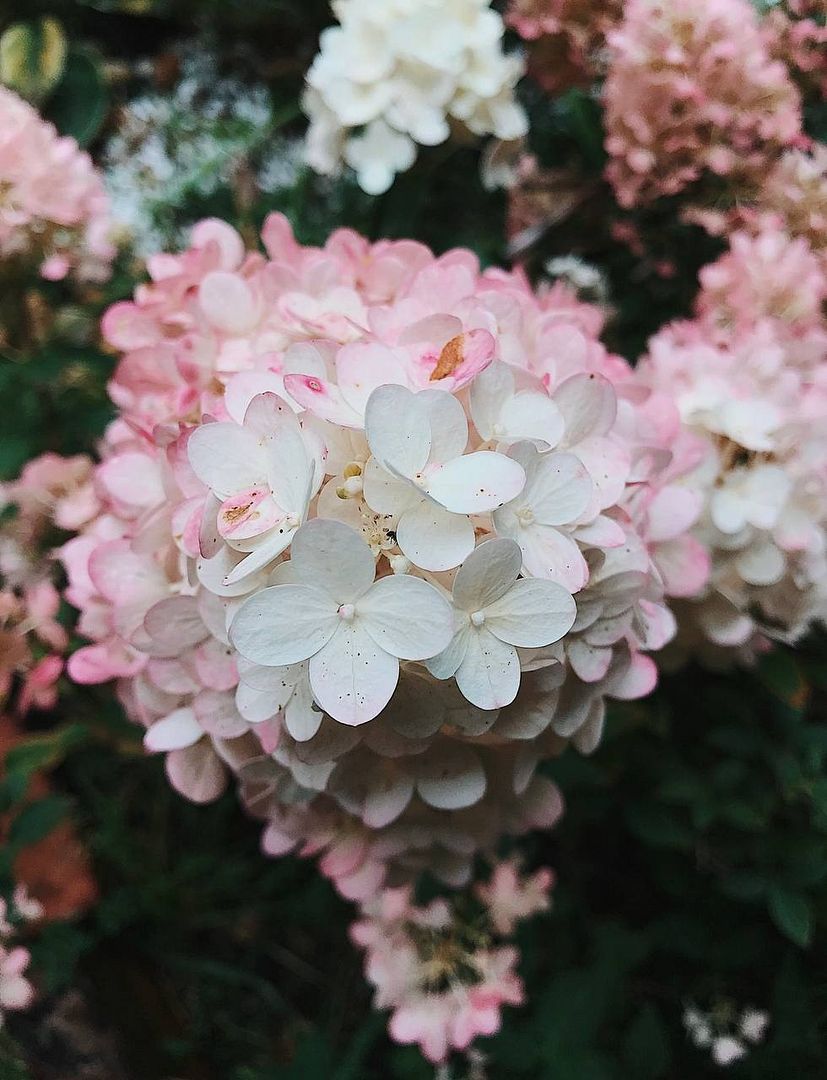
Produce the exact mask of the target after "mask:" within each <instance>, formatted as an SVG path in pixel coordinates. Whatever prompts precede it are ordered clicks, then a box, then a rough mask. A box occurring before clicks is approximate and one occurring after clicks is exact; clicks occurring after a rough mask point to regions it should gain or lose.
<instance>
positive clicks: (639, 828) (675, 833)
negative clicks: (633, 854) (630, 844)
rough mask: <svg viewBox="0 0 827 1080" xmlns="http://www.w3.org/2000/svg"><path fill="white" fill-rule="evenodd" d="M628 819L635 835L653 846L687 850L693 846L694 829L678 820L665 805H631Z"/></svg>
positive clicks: (628, 810)
mask: <svg viewBox="0 0 827 1080" xmlns="http://www.w3.org/2000/svg"><path fill="white" fill-rule="evenodd" d="M626 821H627V823H628V825H629V828H630V829H631V830H632V832H633V833H634V834H635V836H637V837H639V838H640V839H641V840H644V841H645V842H646V843H647V844H651V845H652V846H653V847H665V848H673V849H675V850H676V851H687V850H688V849H689V848H690V847H691V846H692V841H693V834H692V830H691V829H690V828H689V826H687V825H683V824H682V823H681V822H679V821H676V820H675V818H674V817H672V815H671V814H670V813H669V812H668V811H667V810H665V809H664V808H663V807H660V806H630V807H629V808H628V809H627V811H626Z"/></svg>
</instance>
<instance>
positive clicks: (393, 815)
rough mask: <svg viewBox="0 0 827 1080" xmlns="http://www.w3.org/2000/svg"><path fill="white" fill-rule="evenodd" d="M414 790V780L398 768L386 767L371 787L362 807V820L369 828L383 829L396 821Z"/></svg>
mask: <svg viewBox="0 0 827 1080" xmlns="http://www.w3.org/2000/svg"><path fill="white" fill-rule="evenodd" d="M413 792H414V780H413V777H412V776H410V775H409V774H408V773H405V772H403V771H402V770H401V769H397V768H386V769H385V771H384V772H383V773H382V774H380V775H379V776H377V777H376V778H375V780H374V782H373V784H372V785H371V787H370V788H369V790H368V792H367V794H366V796H365V802H364V805H363V807H362V821H364V823H365V824H366V825H367V827H368V828H369V829H383V828H384V827H385V826H386V825H390V823H391V822H392V821H396V819H397V818H398V817H399V815H400V814H401V813H402V811H403V810H404V809H405V807H406V806H407V805H408V803H409V802H410V801H411V798H412V796H413Z"/></svg>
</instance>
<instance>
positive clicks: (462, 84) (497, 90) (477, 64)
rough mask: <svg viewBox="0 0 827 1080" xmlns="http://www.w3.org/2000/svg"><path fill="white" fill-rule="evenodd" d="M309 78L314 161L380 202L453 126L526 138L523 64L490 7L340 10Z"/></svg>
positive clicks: (360, 3) (428, 4)
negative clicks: (422, 150) (424, 149)
mask: <svg viewBox="0 0 827 1080" xmlns="http://www.w3.org/2000/svg"><path fill="white" fill-rule="evenodd" d="M332 8H333V12H334V14H335V16H336V18H337V19H338V20H339V24H340V25H338V26H332V27H329V28H328V29H327V30H325V31H324V32H323V33H322V35H321V39H320V43H319V44H320V49H319V53H318V55H317V56H316V58H315V60H314V61H313V64H312V66H311V68H310V70H309V71H308V73H307V90H306V92H305V96H304V102H303V105H304V110H305V112H306V113H307V115H308V117H309V118H310V128H309V130H308V134H307V143H306V154H307V161H308V163H309V164H310V165H311V166H312V167H313V168H314V169H316V170H317V171H319V172H322V173H326V174H331V173H335V172H336V171H337V170H338V168H339V167H340V165H341V162H342V160H344V161H345V162H346V163H347V164H348V165H350V166H352V167H353V168H354V169H355V170H356V175H357V179H358V181H359V184H360V185H361V186H362V188H363V189H364V190H365V191H367V192H369V193H370V194H374V195H378V194H381V192H383V191H386V190H387V189H388V188H389V187H390V186H391V184H392V183H393V180H394V177H395V175H396V174H397V173H399V172H404V171H405V170H406V169H409V168H410V167H411V165H412V164H413V162H414V160H415V158H416V144H417V143H418V144H420V145H422V146H436V145H438V144H439V143H442V142H445V140H446V139H447V138H448V137H449V135H450V133H451V124H450V122H451V120H454V121H457V122H459V123H461V124H462V125H464V126H465V127H466V128H467V129H468V130H469V131H471V132H473V133H474V134H475V135H489V134H491V135H495V136H497V137H498V138H500V139H507V140H511V139H517V138H519V137H521V136H522V135H524V134H525V133H526V130H527V121H526V117H525V114H524V113H523V111H522V109H521V108H520V106H519V105H518V104H517V102H516V100H515V98H514V87H515V85H516V83H517V81H518V80H519V79H520V77H521V76H522V74H523V71H524V64H523V60H522V57H521V56H519V55H516V54H513V55H510V56H506V55H505V54H504V53H503V51H502V38H503V31H504V27H503V22H502V19H501V17H500V16H499V15H498V14H497V13H496V12H495V11H492V10H491V8H490V6H489V3H488V0H416V2H415V3H412V2H411V0H382V2H381V3H377V2H376V0H336V2H334V3H333V4H332Z"/></svg>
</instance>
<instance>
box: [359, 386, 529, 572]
mask: <svg viewBox="0 0 827 1080" xmlns="http://www.w3.org/2000/svg"><path fill="white" fill-rule="evenodd" d="M365 434H366V435H367V440H368V445H369V446H370V449H371V453H372V454H373V458H372V459H371V461H369V462H368V465H367V468H366V470H365V478H364V493H365V500H366V502H367V504H368V506H370V507H371V509H373V510H375V511H377V512H378V513H381V514H388V515H393V516H396V517H398V519H399V520H398V524H397V527H396V538H397V542H398V544H399V548H400V550H401V551H402V553H403V554H404V555H406V556H407V557H408V558H409V559H410V560H411V562H412V563H414V564H415V565H416V566H419V567H421V568H422V569H424V570H450V569H451V568H452V567H454V566H458V565H459V563H461V562H462V560H463V559H464V558H465V556H466V555H468V554H470V552H471V551H472V550H473V548H474V525H473V523H472V521H471V519H470V516H469V515H472V514H483V513H486V512H488V511H491V510H495V509H496V508H497V507H499V506H502V505H503V503H505V502H507V501H508V500H510V499H513V498H514V497H515V496H516V495H517V494H519V492H520V491H522V489H523V486H524V484H525V473H524V471H523V468H522V465H520V464H519V463H518V462H517V461H514V460H512V459H511V458H508V457H506V456H505V455H504V454H498V453H496V452H493V451H490V450H478V451H476V452H475V453H472V454H465V453H464V451H465V447H466V445H467V443H468V421H467V420H466V418H465V412H464V411H463V408H462V405H461V404H460V402H459V401H458V400H457V398H455V397H453V396H452V395H451V394H448V393H446V392H445V391H443V390H423V391H421V392H420V393H419V394H414V393H412V392H411V391H410V390H407V389H406V388H405V387H403V386H380V387H379V388H378V389H377V390H375V391H374V392H373V394H371V397H370V399H369V401H368V405H367V410H366V412H365Z"/></svg>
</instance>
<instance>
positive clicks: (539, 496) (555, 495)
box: [511, 443, 594, 525]
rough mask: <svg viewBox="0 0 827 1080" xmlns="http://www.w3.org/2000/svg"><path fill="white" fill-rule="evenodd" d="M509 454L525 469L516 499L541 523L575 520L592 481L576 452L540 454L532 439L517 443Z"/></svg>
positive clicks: (581, 510)
mask: <svg viewBox="0 0 827 1080" xmlns="http://www.w3.org/2000/svg"><path fill="white" fill-rule="evenodd" d="M511 456H512V457H513V458H514V459H515V460H517V461H519V462H520V463H521V464H522V465H523V467H524V468H525V470H526V476H527V481H526V486H525V490H524V491H523V493H522V495H521V496H520V500H519V503H520V505H525V506H527V507H529V509H530V510H531V512H532V514H533V516H534V518H535V519H536V520H537V521H538V522H540V523H541V524H543V525H566V524H568V523H569V522H572V521H576V520H577V518H579V517H580V515H581V514H582V513H583V512H584V510H585V509H586V508H587V506H588V505H589V502H590V501H591V498H592V493H593V490H594V489H593V485H592V481H591V478H590V477H589V474H588V472H587V471H586V469H585V467H584V465H583V463H582V461H580V459H579V458H578V457H577V456H576V455H574V454H557V453H552V454H540V453H539V452H538V450H537V448H536V447H535V446H533V445H532V444H531V443H518V444H517V446H515V447H513V449H512V451H511ZM513 509H516V507H514V508H513Z"/></svg>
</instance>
